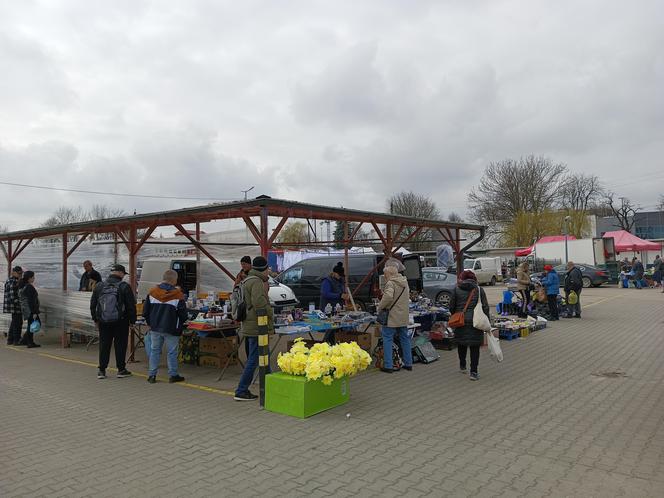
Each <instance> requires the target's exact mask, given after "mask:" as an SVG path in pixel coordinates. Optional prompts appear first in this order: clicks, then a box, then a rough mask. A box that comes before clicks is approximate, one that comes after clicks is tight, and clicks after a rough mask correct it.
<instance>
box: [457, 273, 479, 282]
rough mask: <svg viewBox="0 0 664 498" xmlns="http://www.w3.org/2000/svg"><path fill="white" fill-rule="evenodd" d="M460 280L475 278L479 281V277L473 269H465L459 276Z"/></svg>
mask: <svg viewBox="0 0 664 498" xmlns="http://www.w3.org/2000/svg"><path fill="white" fill-rule="evenodd" d="M459 280H474V281H475V282H477V277H476V276H475V274H474V273H473V272H472V271H470V270H463V271H462V272H461V275H460V276H459Z"/></svg>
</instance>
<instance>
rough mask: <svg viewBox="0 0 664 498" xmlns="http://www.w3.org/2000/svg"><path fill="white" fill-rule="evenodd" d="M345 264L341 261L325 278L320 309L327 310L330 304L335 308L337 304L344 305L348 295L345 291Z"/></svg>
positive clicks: (321, 291) (321, 289)
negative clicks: (326, 307)
mask: <svg viewBox="0 0 664 498" xmlns="http://www.w3.org/2000/svg"><path fill="white" fill-rule="evenodd" d="M345 276H346V272H345V271H344V265H343V264H342V263H341V262H339V263H337V264H336V265H335V266H334V268H332V272H331V273H330V274H329V275H328V276H327V277H325V278H324V279H323V281H322V282H321V286H320V310H321V311H325V306H327V305H328V304H330V305H331V306H332V308H334V307H335V306H336V305H337V304H339V305H341V306H344V304H345V300H346V299H348V295H347V294H346V293H345V292H344V288H345V286H344V277H345Z"/></svg>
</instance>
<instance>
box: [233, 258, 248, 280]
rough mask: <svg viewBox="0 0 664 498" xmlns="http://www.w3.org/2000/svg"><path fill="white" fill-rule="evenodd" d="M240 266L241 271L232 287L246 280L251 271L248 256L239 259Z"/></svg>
mask: <svg viewBox="0 0 664 498" xmlns="http://www.w3.org/2000/svg"><path fill="white" fill-rule="evenodd" d="M240 266H241V267H242V269H241V270H240V272H239V273H238V274H237V276H236V277H235V282H234V285H238V284H239V283H240V282H242V281H243V280H244V279H245V278H247V275H249V272H250V271H251V258H250V257H249V256H242V259H240Z"/></svg>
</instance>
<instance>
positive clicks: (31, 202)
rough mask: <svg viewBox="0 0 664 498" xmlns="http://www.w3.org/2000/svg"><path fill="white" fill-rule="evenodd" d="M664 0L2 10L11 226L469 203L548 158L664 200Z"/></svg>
mask: <svg viewBox="0 0 664 498" xmlns="http://www.w3.org/2000/svg"><path fill="white" fill-rule="evenodd" d="M663 19H664V3H662V2H661V1H658V0H651V1H648V0H643V1H634V2H624V1H613V0H597V1H590V0H575V1H559V2H551V1H548V0H546V1H528V2H524V1H516V0H514V1H502V0H486V1H482V0H475V1H467V0H448V1H442V0H437V1H417V0H413V1H406V0H401V1H396V0H382V1H363V2H358V1H347V2H346V1H338V0H337V1H327V2H323V1H312V0H302V1H286V0H283V1H278V2H276V1H268V0H265V1H251V0H243V1H241V2H239V1H213V0H209V1H203V0H200V1H198V0H187V1H184V0H181V1H166V0H154V1H143V0H112V1H110V0H107V1H96V0H85V1H83V0H79V1H58V0H48V1H47V0H44V1H34V0H21V1H15V0H0V75H1V76H0V182H5V183H22V184H29V185H42V186H50V187H60V188H73V189H82V190H94V191H107V192H114V193H132V194H146V195H159V196H180V197H185V198H200V200H192V199H180V200H175V199H148V198H136V197H133V198H128V197H110V196H100V195H88V194H73V193H65V192H58V191H45V190H36V189H30V188H21V187H16V186H8V185H2V184H0V196H1V199H2V211H1V214H0V225H6V226H8V227H9V229H10V230H14V229H22V228H29V227H31V226H35V225H38V224H39V223H40V222H42V221H43V220H44V219H45V218H47V217H48V216H49V215H50V214H51V213H52V212H53V211H54V210H55V209H56V208H57V207H58V206H61V205H69V206H75V205H89V204H94V203H103V204H108V205H111V206H115V207H122V208H124V209H126V210H127V211H130V212H131V211H133V210H134V209H135V210H137V211H138V212H149V211H158V210H162V209H176V208H178V207H181V206H185V205H197V204H204V203H206V202H209V201H208V199H219V200H225V199H236V198H241V197H242V196H243V194H242V192H241V191H242V190H243V189H247V188H249V187H251V186H255V189H254V190H253V191H252V192H251V193H250V195H257V194H267V195H271V196H274V197H281V198H287V199H294V200H301V201H312V202H317V203H323V204H329V205H335V206H338V205H343V206H346V207H353V208H359V209H369V210H378V211H383V210H384V209H385V206H386V202H385V199H386V198H387V197H389V196H390V195H391V194H392V193H394V192H398V191H400V190H404V189H407V190H414V191H417V192H420V193H423V194H426V195H429V196H431V198H432V199H434V200H435V202H436V203H437V204H438V206H439V208H440V210H441V212H442V213H443V215H446V214H449V212H450V211H456V212H458V213H462V214H463V213H464V211H465V206H466V196H467V193H468V191H469V190H470V188H471V187H472V186H474V185H475V184H476V183H477V181H478V179H479V178H480V177H481V174H482V171H483V169H484V167H485V165H486V164H488V163H489V162H490V161H497V160H501V159H504V158H508V157H519V156H521V155H527V154H531V153H534V154H542V155H546V156H548V157H550V158H551V159H552V160H554V161H557V162H564V163H566V164H567V165H568V166H569V168H570V170H572V171H577V172H585V173H594V174H597V175H599V176H600V177H601V178H602V179H603V180H604V181H605V183H606V184H607V185H608V186H610V187H611V188H612V189H614V190H616V191H617V192H619V193H620V194H622V195H627V196H628V197H631V198H632V199H633V200H635V201H636V202H638V203H640V204H641V205H642V206H644V207H646V208H650V207H653V206H654V205H655V204H656V202H657V199H658V196H659V194H660V193H662V192H664V168H662V157H663V156H664V98H663V93H662V89H663V88H664V56H663V55H662V54H663V53H664V52H663V51H662V47H664V30H663V29H662V20H663Z"/></svg>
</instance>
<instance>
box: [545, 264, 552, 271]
mask: <svg viewBox="0 0 664 498" xmlns="http://www.w3.org/2000/svg"><path fill="white" fill-rule="evenodd" d="M551 270H553V266H551V265H544V271H551Z"/></svg>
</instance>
